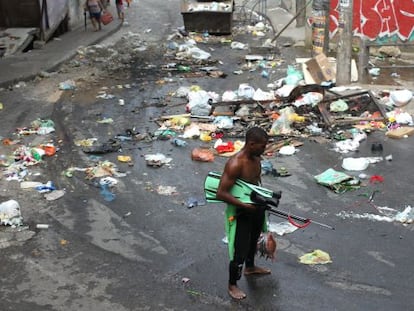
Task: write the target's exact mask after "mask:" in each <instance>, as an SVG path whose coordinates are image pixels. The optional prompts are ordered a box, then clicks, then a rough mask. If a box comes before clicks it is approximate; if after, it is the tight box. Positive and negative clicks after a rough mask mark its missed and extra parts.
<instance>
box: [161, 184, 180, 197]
mask: <svg viewBox="0 0 414 311" xmlns="http://www.w3.org/2000/svg"><path fill="white" fill-rule="evenodd" d="M156 191H157V193H158V194H160V195H175V194H177V193H178V192H177V189H176V187H174V186H161V185H160V186H158V187H157V189H156Z"/></svg>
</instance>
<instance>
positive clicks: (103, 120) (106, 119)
mask: <svg viewBox="0 0 414 311" xmlns="http://www.w3.org/2000/svg"><path fill="white" fill-rule="evenodd" d="M96 122H97V123H102V124H109V123H114V120H113V119H112V118H104V119H102V120H98V121H96Z"/></svg>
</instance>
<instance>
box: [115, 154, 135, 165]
mask: <svg viewBox="0 0 414 311" xmlns="http://www.w3.org/2000/svg"><path fill="white" fill-rule="evenodd" d="M118 161H119V162H124V163H127V162H131V161H132V158H131V157H130V156H126V155H119V156H118Z"/></svg>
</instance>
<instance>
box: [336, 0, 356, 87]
mask: <svg viewBox="0 0 414 311" xmlns="http://www.w3.org/2000/svg"><path fill="white" fill-rule="evenodd" d="M353 2H354V1H353V0H340V3H339V30H338V50H337V54H336V62H337V66H336V84H337V85H344V84H350V83H351V60H352V15H353V7H354V3H353Z"/></svg>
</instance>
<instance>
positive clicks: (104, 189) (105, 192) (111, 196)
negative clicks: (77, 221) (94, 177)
mask: <svg viewBox="0 0 414 311" xmlns="http://www.w3.org/2000/svg"><path fill="white" fill-rule="evenodd" d="M99 186H100V187H101V192H100V193H101V195H102V196H103V198H104V200H105V201H107V202H112V201H113V200H115V197H116V195H115V193H113V192H111V191H110V190H109V187H110V185H109V184H107V183H101V182H100V183H99Z"/></svg>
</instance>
